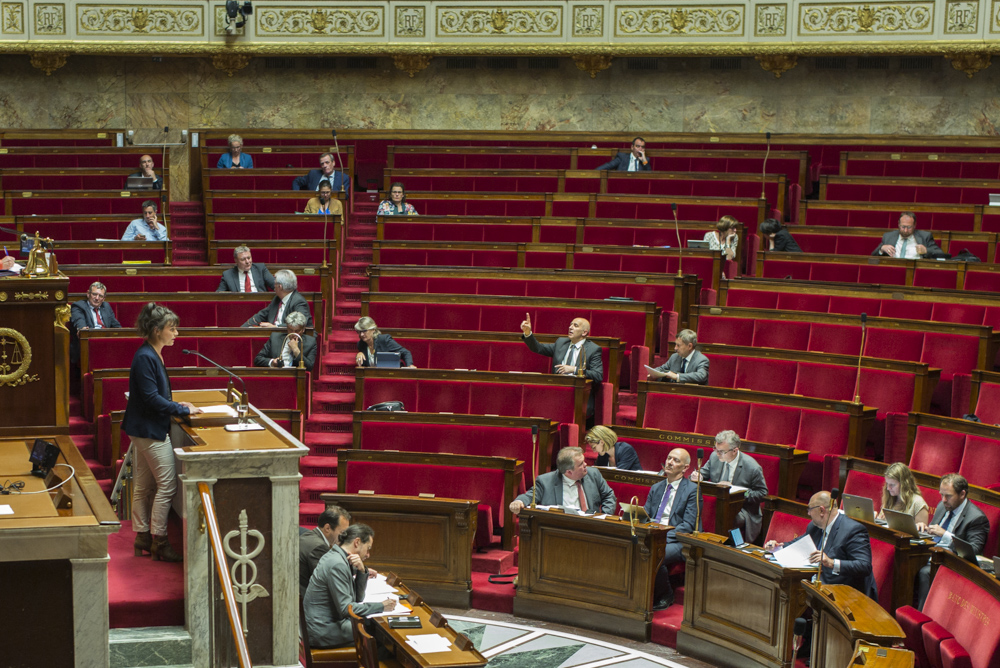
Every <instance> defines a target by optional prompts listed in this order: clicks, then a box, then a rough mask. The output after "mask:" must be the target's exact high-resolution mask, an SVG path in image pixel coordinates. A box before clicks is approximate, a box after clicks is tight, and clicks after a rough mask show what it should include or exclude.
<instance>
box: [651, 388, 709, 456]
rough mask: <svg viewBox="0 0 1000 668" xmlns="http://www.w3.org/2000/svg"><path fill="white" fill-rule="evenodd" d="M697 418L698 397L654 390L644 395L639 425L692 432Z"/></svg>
mask: <svg viewBox="0 0 1000 668" xmlns="http://www.w3.org/2000/svg"><path fill="white" fill-rule="evenodd" d="M697 420H698V397H685V396H682V395H676V394H656V393H655V392H649V393H648V394H647V395H646V411H645V413H644V414H643V423H642V425H641V426H642V427H645V428H646V429H663V430H664V431H685V432H693V431H694V429H695V423H696V422H697ZM661 463H662V462H661Z"/></svg>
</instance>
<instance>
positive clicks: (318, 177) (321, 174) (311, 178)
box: [292, 153, 351, 192]
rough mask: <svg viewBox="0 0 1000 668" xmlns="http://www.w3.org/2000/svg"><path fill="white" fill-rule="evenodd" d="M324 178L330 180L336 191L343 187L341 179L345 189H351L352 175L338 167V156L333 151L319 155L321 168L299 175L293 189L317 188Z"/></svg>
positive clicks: (293, 183)
mask: <svg viewBox="0 0 1000 668" xmlns="http://www.w3.org/2000/svg"><path fill="white" fill-rule="evenodd" d="M324 180H325V181H329V182H330V185H331V186H333V190H334V192H336V191H339V190H340V189H341V188H340V185H341V181H343V185H344V188H343V189H344V190H347V191H350V189H351V177H350V176H348V175H347V174H345V173H344V172H343V171H341V170H338V169H337V159H336V156H334V155H333V153H324V154H323V155H321V156H319V169H313V170H310V171H309V173H308V174H303V175H302V176H299V177H297V178H296V179H295V181H293V182H292V190H317V189H318V188H319V183H320V181H324Z"/></svg>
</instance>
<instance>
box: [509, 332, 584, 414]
mask: <svg viewBox="0 0 1000 668" xmlns="http://www.w3.org/2000/svg"><path fill="white" fill-rule="evenodd" d="M568 334H569V336H560V337H559V338H558V339H556V341H555V343H539V342H538V341H537V340H536V339H535V335H534V333H533V332H532V331H531V315H530V314H528V313H526V314H525V315H524V322H522V323H521V336H522V337H523V339H524V344H525V345H526V346H528V349H529V350H531V352H533V353H538V354H540V355H545V356H546V357H551V358H552V373H556V374H559V375H562V376H575V375H577V373H578V372H579V371H580V370H582V371H583V375H584V377H586V378H589V379H590V380H592V381H594V385H593V387H592V388H591V390H590V399H589V401H588V402H587V417H591V416H593V414H594V395H595V394H597V392H598V391H599V390H600V387H601V381H603V380H604V362H603V361H602V360H601V347H600V346H599V345H597V344H596V343H592V342H591V341H588V340H587V336H588V335H590V323H589V322H587V321H586V320H585V319H583V318H574V319H573V322H571V323H569V332H568Z"/></svg>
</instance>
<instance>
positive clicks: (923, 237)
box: [872, 211, 944, 260]
mask: <svg viewBox="0 0 1000 668" xmlns="http://www.w3.org/2000/svg"><path fill="white" fill-rule="evenodd" d="M872 255H888V256H889V257H898V258H899V259H901V260H919V259H921V258H924V257H935V256H937V255H944V251H942V250H941V249H940V248H939V247H938V245H937V244H936V243H935V242H934V237H933V235H932V234H931V233H930V232H927V231H925V230H918V229H917V216H916V214H915V213H913V212H912V211H904V212H903V213H901V214H899V230H893V231H891V232H886V233H885V234H883V235H882V241H881V242H879V245H878V248H876V249H875V250H874V251H872Z"/></svg>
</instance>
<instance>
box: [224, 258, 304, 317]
mask: <svg viewBox="0 0 1000 668" xmlns="http://www.w3.org/2000/svg"><path fill="white" fill-rule="evenodd" d="M298 288H299V281H298V279H297V278H295V273H294V272H292V271H290V270H288V269H282V270H281V271H279V272H278V273H277V274H275V275H274V299H272V300H271V303H270V304H268V305H267V306H265V307H264V308H262V309H261V310H260V311H259V312H258V313H257V314H256V315H254V316H252V317H251V318H250V319H249V320H247V321H246V322H245V323H243V325H241V326H242V327H282V326H284V324H285V314H287V313H291V312H292V311H298V312H299V313H301V314H302V315H304V316H305V317H306V327H307V328H308V327H312V326H313V319H312V314H311V313H310V312H309V302H307V301H306V298H305V297H303V296H302V295H300V294H299V292H298Z"/></svg>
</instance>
